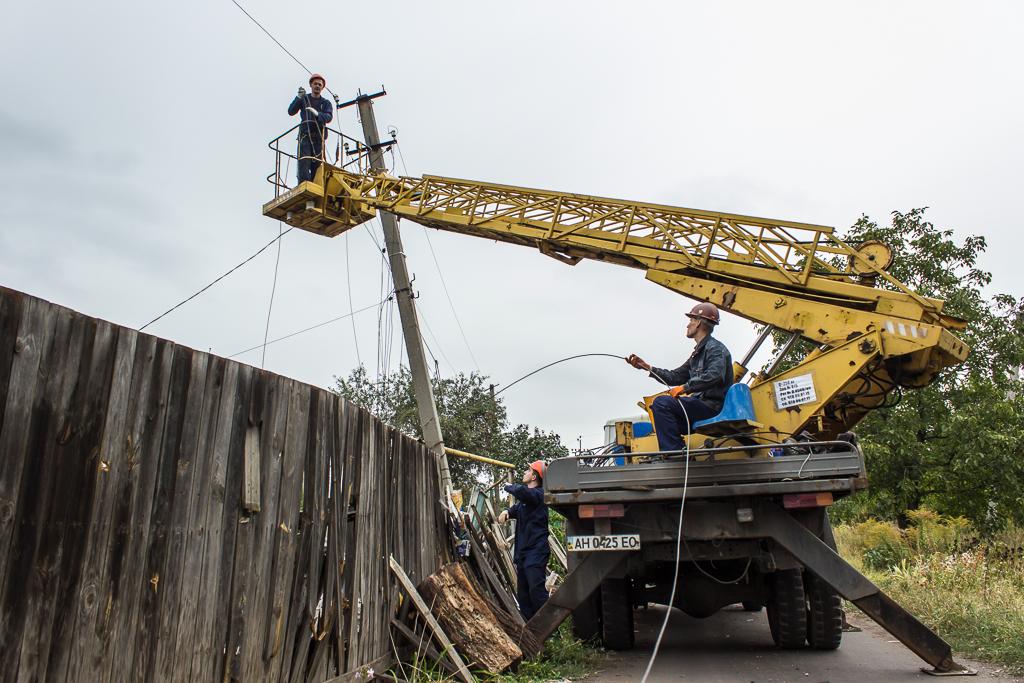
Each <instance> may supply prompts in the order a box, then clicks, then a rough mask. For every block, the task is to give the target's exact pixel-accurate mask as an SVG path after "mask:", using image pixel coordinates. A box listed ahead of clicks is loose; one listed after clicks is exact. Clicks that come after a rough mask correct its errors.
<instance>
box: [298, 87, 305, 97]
mask: <svg viewBox="0 0 1024 683" xmlns="http://www.w3.org/2000/svg"><path fill="white" fill-rule="evenodd" d="M305 96H306V89H305V88H303V87H302V86H301V85H300V86H299V97H305Z"/></svg>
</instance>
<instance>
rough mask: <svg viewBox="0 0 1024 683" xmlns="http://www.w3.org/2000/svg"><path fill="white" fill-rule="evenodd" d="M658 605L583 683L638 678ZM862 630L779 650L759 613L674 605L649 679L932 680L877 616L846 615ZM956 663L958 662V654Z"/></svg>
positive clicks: (990, 676)
mask: <svg viewBox="0 0 1024 683" xmlns="http://www.w3.org/2000/svg"><path fill="white" fill-rule="evenodd" d="M664 615H665V612H664V608H663V607H652V608H650V609H647V610H641V611H639V612H637V647H636V649H635V650H632V651H630V652H616V653H611V654H610V655H609V658H608V661H607V662H606V663H605V664H604V665H603V666H602V671H600V672H598V673H596V674H594V675H592V676H590V677H588V678H587V679H586V681H587V682H588V683H599V682H612V681H618V682H624V681H629V682H630V683H639V681H640V678H641V677H642V676H643V672H644V668H645V667H646V666H647V660H648V658H649V657H650V654H651V650H652V649H653V647H654V640H655V638H656V637H657V634H658V629H659V628H660V627H661V620H662V619H664ZM851 621H853V623H854V624H856V625H857V626H859V627H861V628H862V629H863V630H862V631H861V632H859V633H856V632H848V633H844V634H843V644H842V646H841V647H840V648H839V649H838V650H836V651H834V652H817V651H813V650H800V651H792V650H779V649H777V648H775V646H774V645H772V640H771V635H770V634H769V632H768V622H767V620H766V618H765V615H764V612H763V611H762V612H760V613H751V612H744V611H742V610H740V609H739V607H738V606H737V607H730V608H727V609H725V610H723V611H721V612H719V613H718V614H716V615H715V616H713V617H710V618H708V619H693V618H691V617H688V616H686V615H685V614H683V613H682V612H680V611H678V610H673V612H672V617H671V619H670V621H669V625H668V629H667V630H666V631H665V638H664V639H663V640H662V644H661V650H660V652H659V654H658V659H657V661H655V664H654V668H653V669H652V670H651V676H650V678H648V679H647V680H648V681H680V680H684V681H708V682H709V683H710V682H716V681H723V682H728V683H732V682H734V681H756V682H757V683H769V682H779V681H807V682H815V683H821V682H824V681H828V682H829V683H846V682H849V683H868V682H870V681H885V682H886V683H889V682H890V681H891V682H893V683H900V682H903V681H914V682H916V683H926V682H927V681H934V680H937V679H935V678H934V677H932V676H927V675H925V674H923V673H921V672H920V667H921V666H923V665H924V662H922V661H921V660H919V659H918V658H917V657H916V656H915V655H913V654H912V653H911V652H910V651H909V650H907V649H906V648H904V647H903V645H901V644H900V643H898V642H895V641H894V639H893V638H892V637H891V636H890V635H889V634H888V633H885V632H884V631H882V630H881V629H880V628H878V627H877V625H875V624H874V622H871V621H870V620H868V619H866V618H864V617H861V618H860V619H856V618H855V617H852V618H851ZM958 661H960V660H958ZM966 664H967V665H968V666H970V667H972V668H977V669H978V675H977V676H975V677H969V678H959V677H958V678H957V679H954V680H963V681H965V683H967V682H968V681H970V682H971V683H973V682H975V681H978V682H980V681H1021V680H1024V679H1019V678H1013V677H1007V676H1005V675H1002V674H1001V673H1000V672H999V669H998V667H993V666H989V665H981V664H978V663H976V662H969V663H966Z"/></svg>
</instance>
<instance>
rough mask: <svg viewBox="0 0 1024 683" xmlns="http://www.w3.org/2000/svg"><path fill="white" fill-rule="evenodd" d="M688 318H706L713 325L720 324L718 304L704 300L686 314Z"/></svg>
mask: <svg viewBox="0 0 1024 683" xmlns="http://www.w3.org/2000/svg"><path fill="white" fill-rule="evenodd" d="M686 317H687V318H699V319H701V320H706V321H707V322H709V323H711V324H712V325H717V324H718V320H719V319H718V306H715V305H714V304H712V303H709V302H707V301H702V302H701V303H699V304H697V305H696V306H694V307H693V310H692V311H690V312H689V313H687V314H686Z"/></svg>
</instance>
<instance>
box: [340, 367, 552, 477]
mask: <svg viewBox="0 0 1024 683" xmlns="http://www.w3.org/2000/svg"><path fill="white" fill-rule="evenodd" d="M335 380H336V382H335V387H334V390H335V391H336V392H337V393H339V394H340V395H342V396H344V397H345V398H347V399H348V400H350V401H352V402H353V403H356V404H357V405H360V406H362V407H364V408H366V409H367V410H369V411H370V412H371V413H373V414H374V415H376V416H377V417H379V418H380V419H381V420H383V421H384V422H386V423H388V424H390V425H393V426H395V427H397V428H398V429H400V430H402V431H403V432H405V433H406V434H409V435H410V436H414V437H416V438H422V436H423V434H422V430H421V429H420V422H419V413H418V412H417V409H416V398H415V396H414V394H413V390H412V375H411V374H410V372H409V370H408V368H405V367H402V368H399V370H398V372H396V373H393V374H390V375H384V376H382V377H381V378H380V379H379V380H377V379H373V378H371V377H370V376H369V374H368V373H367V371H366V368H365V367H362V366H360V367H358V368H356V369H355V370H353V371H352V372H351V373H349V375H348V377H345V378H340V377H338V378H335ZM431 383H432V385H433V388H434V399H435V401H436V402H437V412H438V417H439V418H440V420H441V433H442V434H443V435H444V442H445V445H446V446H449V447H451V448H456V449H458V450H462V451H468V452H470V453H474V454H477V455H484V456H487V457H491V458H495V459H497V460H504V461H506V462H511V463H513V464H515V465H516V477H517V478H518V476H519V475H521V473H522V472H523V470H524V469H525V468H526V465H527V464H528V463H529V462H532V461H533V460H536V459H538V458H543V459H545V460H551V459H554V458H558V457H563V456H566V455H569V451H568V449H567V448H566V447H565V446H563V445H562V442H561V439H560V438H559V436H558V434H556V433H555V432H548V431H544V430H541V429H538V428H536V427H532V428H531V427H530V426H529V425H525V424H518V425H515V426H513V427H511V428H509V424H508V413H507V411H506V410H505V404H504V401H503V400H502V399H501V398H500V397H497V398H496V397H494V396H493V395H492V393H491V387H490V384H489V383H488V381H487V377H485V376H483V375H480V374H477V373H475V372H474V373H470V374H468V375H467V374H465V373H459V374H457V375H455V376H454V377H446V378H440V379H439V378H437V377H435V378H433V379H432V380H431ZM448 463H449V469H450V470H451V474H452V480H453V482H454V483H455V486H456V487H462V488H468V487H470V486H475V485H479V483H480V481H481V480H484V481H493V478H494V476H495V475H496V474H499V473H497V472H496V470H498V469H501V470H502V471H501V472H500V476H506V474H505V473H506V471H507V470H505V468H496V467H491V466H489V465H484V464H481V463H478V462H475V461H472V460H467V459H464V458H454V457H453V458H449V459H448Z"/></svg>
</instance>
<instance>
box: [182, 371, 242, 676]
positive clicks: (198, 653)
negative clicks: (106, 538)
mask: <svg viewBox="0 0 1024 683" xmlns="http://www.w3.org/2000/svg"><path fill="white" fill-rule="evenodd" d="M251 376H252V368H251V367H250V366H248V365H241V364H239V363H232V362H228V363H227V366H226V368H225V372H224V382H223V385H222V389H221V400H220V405H219V406H218V414H217V430H216V433H215V434H214V435H213V441H212V444H211V450H210V455H209V457H210V460H211V463H210V476H211V478H210V486H209V491H208V492H207V494H206V495H207V497H208V504H207V507H206V525H207V533H206V543H205V546H204V550H203V568H202V575H201V577H200V579H199V585H198V590H197V593H198V601H199V609H198V612H197V613H196V624H195V643H194V645H193V648H192V665H191V667H190V669H191V677H192V679H193V680H197V681H208V680H214V679H215V678H216V665H217V662H219V661H221V662H222V661H223V655H222V647H223V645H224V639H225V637H226V635H227V620H226V618H224V619H222V620H221V621H219V622H218V615H225V617H226V615H227V605H228V602H229V599H230V591H227V592H220V591H219V590H218V586H219V582H220V578H221V575H222V567H223V566H224V565H225V564H226V565H227V566H228V567H230V566H231V555H230V554H229V552H230V551H229V552H225V544H224V538H225V535H226V529H225V518H226V515H228V514H232V510H231V508H234V512H235V514H237V509H238V505H237V500H236V498H235V497H234V496H231V495H230V494H229V493H228V481H229V480H228V472H229V471H230V461H231V456H232V453H233V452H238V451H240V449H241V442H242V439H243V438H244V429H245V427H246V425H247V423H248V420H247V416H248V406H247V405H246V404H245V401H244V397H245V396H246V394H247V392H248V387H249V382H250V380H251ZM233 447H234V448H235V451H232V448H233ZM238 459H239V458H235V460H238ZM225 508H228V509H227V510H226V509H225Z"/></svg>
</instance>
